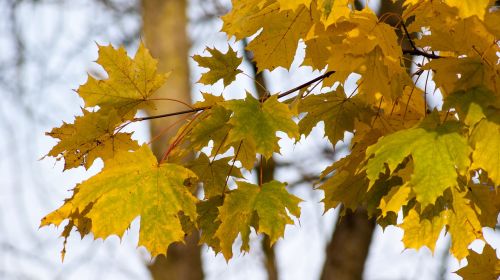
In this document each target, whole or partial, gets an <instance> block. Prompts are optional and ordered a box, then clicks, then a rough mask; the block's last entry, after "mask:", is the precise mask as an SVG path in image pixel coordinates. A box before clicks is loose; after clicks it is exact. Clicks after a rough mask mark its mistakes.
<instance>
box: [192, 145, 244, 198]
mask: <svg viewBox="0 0 500 280" xmlns="http://www.w3.org/2000/svg"><path fill="white" fill-rule="evenodd" d="M230 160H231V158H230V157H225V158H221V159H218V160H214V161H210V159H209V158H208V156H207V155H205V154H204V153H200V155H199V156H198V158H196V159H195V160H194V161H193V162H191V163H189V164H188V166H187V167H188V168H189V169H191V170H192V171H193V172H194V173H195V174H196V175H197V176H198V178H199V180H200V181H201V182H203V190H204V192H205V198H210V197H212V196H217V195H222V194H223V193H224V191H225V190H226V189H227V185H226V180H227V177H228V176H233V177H237V178H242V177H243V175H241V171H240V170H239V169H238V168H232V167H231V165H230V164H228V162H229V161H230Z"/></svg>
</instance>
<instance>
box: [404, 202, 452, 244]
mask: <svg viewBox="0 0 500 280" xmlns="http://www.w3.org/2000/svg"><path fill="white" fill-rule="evenodd" d="M444 225H445V223H444V221H443V219H442V217H441V216H432V217H420V215H419V214H418V213H417V211H415V210H414V209H411V210H410V211H409V212H408V215H407V216H406V217H405V218H404V220H403V223H402V224H401V225H399V227H400V228H402V229H403V231H404V235H403V243H404V245H405V247H406V248H413V249H420V248H421V247H422V246H426V247H427V248H429V249H430V250H431V251H434V248H435V247H436V242H437V240H438V238H439V234H440V233H441V231H442V230H443V227H444Z"/></svg>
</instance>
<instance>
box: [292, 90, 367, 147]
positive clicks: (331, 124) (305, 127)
mask: <svg viewBox="0 0 500 280" xmlns="http://www.w3.org/2000/svg"><path fill="white" fill-rule="evenodd" d="M299 111H300V112H301V113H304V112H307V115H306V116H305V117H304V118H303V119H301V120H300V122H299V132H300V133H301V134H304V135H306V136H307V135H308V134H309V133H310V132H311V130H312V129H313V127H315V126H316V125H317V123H318V122H321V121H322V122H324V124H325V135H326V136H327V137H328V139H329V140H330V142H331V143H332V144H335V143H337V142H338V141H340V140H342V139H344V132H345V131H350V132H353V131H354V123H355V121H356V120H360V119H362V120H367V119H368V118H369V117H370V116H371V114H372V111H371V110H370V107H369V106H368V105H367V104H365V103H364V102H362V101H361V100H360V99H359V98H358V97H356V96H355V97H353V98H347V96H346V95H345V93H344V89H343V88H342V87H340V88H338V89H337V90H335V91H332V92H328V93H322V94H318V95H309V96H307V97H306V98H304V99H303V100H302V101H301V102H300V103H299Z"/></svg>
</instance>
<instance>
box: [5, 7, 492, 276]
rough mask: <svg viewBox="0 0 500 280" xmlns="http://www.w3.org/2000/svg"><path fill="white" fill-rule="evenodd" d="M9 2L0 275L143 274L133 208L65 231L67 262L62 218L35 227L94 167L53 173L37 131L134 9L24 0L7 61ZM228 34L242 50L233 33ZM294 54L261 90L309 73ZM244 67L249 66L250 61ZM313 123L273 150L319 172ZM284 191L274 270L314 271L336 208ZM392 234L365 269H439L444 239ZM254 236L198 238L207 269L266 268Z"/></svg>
mask: <svg viewBox="0 0 500 280" xmlns="http://www.w3.org/2000/svg"><path fill="white" fill-rule="evenodd" d="M9 2H11V1H10V0H2V1H0V73H1V76H0V279H127V278H128V279H148V278H149V275H148V272H147V270H146V269H145V266H144V263H145V262H147V261H148V258H149V257H148V255H147V252H145V250H143V249H136V243H137V239H138V236H137V232H138V223H137V220H136V221H135V222H134V223H133V225H132V227H131V230H130V231H128V233H127V234H126V235H125V236H124V238H123V239H122V240H121V242H120V240H119V238H117V237H111V238H108V239H107V240H106V241H105V242H103V241H102V240H98V241H92V238H91V237H86V238H84V239H83V240H80V238H79V237H78V235H77V234H76V233H75V235H73V237H72V238H70V240H69V242H68V246H67V250H68V252H67V254H66V260H65V262H64V263H61V261H60V255H59V251H60V250H61V247H62V239H61V238H58V235H59V234H60V232H61V230H62V228H60V229H58V230H56V229H54V228H53V227H51V228H43V229H40V230H39V229H38V225H39V221H40V219H41V218H42V217H43V216H44V215H45V214H47V213H48V212H50V211H52V210H54V209H55V208H57V207H59V206H60V204H61V203H62V201H63V199H64V198H67V197H68V196H69V195H70V192H68V191H67V190H69V189H72V188H73V187H74V185H75V184H76V183H78V182H80V181H82V180H84V179H85V178H88V177H89V176H91V175H92V174H95V173H97V172H98V171H99V169H100V168H101V167H102V165H101V164H96V166H93V167H92V168H91V169H90V170H89V171H87V172H85V171H84V170H83V168H78V169H72V170H70V171H66V172H64V173H62V163H60V162H55V161H54V160H53V159H51V158H46V159H44V160H42V161H38V159H39V158H40V157H42V156H43V155H44V154H46V153H47V152H48V151H49V150H50V148H51V147H52V146H53V145H54V144H55V143H56V141H54V140H53V139H52V138H50V137H47V136H45V135H44V132H46V131H49V130H50V129H51V128H52V127H55V126H60V125H61V124H62V121H63V120H64V121H66V122H72V121H73V116H74V115H76V114H78V112H79V110H80V109H79V107H80V106H82V105H83V102H82V101H81V100H80V99H79V98H78V97H77V95H76V94H75V93H74V92H73V91H72V89H75V88H77V87H78V86H79V85H80V84H82V83H84V82H85V80H86V72H99V71H101V70H100V68H99V66H97V65H96V64H95V63H93V62H92V61H94V60H95V59H96V58H97V47H96V45H95V43H94V42H97V43H100V44H108V43H113V44H114V45H115V46H117V45H118V44H119V43H120V42H123V41H124V40H125V39H126V38H130V37H131V38H132V39H133V41H132V42H133V43H132V44H131V47H130V48H129V53H131V54H133V53H134V52H135V49H136V46H137V42H138V39H139V38H138V34H139V33H138V32H137V31H138V29H139V27H140V18H139V17H138V16H135V15H130V14H129V15H126V16H119V17H113V16H116V15H114V14H112V13H111V12H109V11H108V10H106V9H104V8H103V7H102V6H101V5H96V4H93V1H85V0H77V1H57V0H54V1H44V2H43V3H41V4H37V5H33V4H21V6H20V7H19V8H18V9H17V14H16V18H17V20H18V21H17V24H18V25H17V28H16V31H17V34H18V35H19V36H20V37H21V39H22V40H23V41H24V42H25V45H24V47H25V64H24V67H22V68H16V67H15V63H14V62H15V61H16V53H17V52H16V45H15V40H14V38H12V36H11V34H12V32H11V31H12V26H11V25H10V23H9V19H10V16H9V15H8V14H7V10H8V9H6V7H7V3H9ZM122 2H123V5H122V6H126V5H129V6H130V4H127V3H130V2H131V1H127V0H123V1H122ZM192 2H196V1H192ZM225 2H227V1H225ZM200 12H201V11H200V9H199V7H197V6H193V7H191V8H190V11H189V13H190V16H191V18H193V19H195V18H197V17H198V16H199V15H200ZM220 26H221V22H220V21H217V22H205V23H203V24H201V23H198V24H191V26H190V30H189V32H190V33H191V34H192V36H193V41H194V42H193V48H192V50H191V52H190V54H201V53H202V52H203V49H204V47H205V46H209V47H212V46H216V47H218V48H221V49H224V50H225V49H226V48H227V42H226V37H225V35H224V34H222V33H217V32H216V31H217V30H219V29H220ZM125 35H126V36H125ZM232 45H233V46H234V48H235V49H237V50H238V51H239V53H240V55H241V51H242V48H241V44H234V42H232ZM300 56H301V52H299V53H298V57H300ZM191 62H192V61H191ZM298 64H299V63H298V61H296V62H295V63H294V65H293V66H292V69H291V70H290V72H288V71H285V70H283V69H279V70H276V71H274V72H273V73H271V74H270V75H268V76H267V78H268V81H272V82H271V84H270V85H269V88H270V90H271V91H272V92H277V91H285V90H287V89H289V88H291V87H294V86H296V85H299V84H301V83H303V82H306V81H308V80H310V79H311V78H312V77H315V76H317V75H318V73H311V72H310V70H309V69H304V68H298ZM192 66H193V67H192V69H193V75H192V81H193V85H194V86H193V94H194V98H195V99H199V98H200V95H199V91H201V90H203V91H210V92H213V93H217V94H219V93H220V92H221V91H222V84H221V83H220V82H219V83H218V84H217V85H216V86H215V87H205V86H201V85H195V84H194V83H195V82H196V81H197V80H198V78H199V75H200V73H201V72H202V71H204V69H200V68H197V67H196V65H195V63H194V62H192ZM243 70H245V71H246V72H247V73H250V71H249V68H248V65H244V66H243ZM238 79H239V81H240V82H238V83H235V84H234V85H231V86H230V87H229V88H227V89H226V90H225V91H224V96H225V97H230V98H241V97H244V94H245V89H247V90H250V91H254V90H253V82H252V81H251V80H250V79H249V78H247V77H245V76H244V75H239V76H238ZM351 88H352V87H351ZM346 89H347V90H349V87H346ZM135 128H136V129H138V131H137V132H136V133H135V134H134V135H135V137H136V138H137V139H139V140H140V141H145V140H146V139H147V127H145V126H136V127H135ZM320 128H321V126H320V127H318V128H316V129H315V130H314V131H313V133H312V135H311V136H310V137H308V139H302V141H301V142H300V144H298V145H296V146H294V145H293V143H292V142H291V141H287V140H283V141H281V142H280V144H282V145H283V149H282V156H280V157H278V160H281V161H293V162H300V163H301V164H300V166H301V167H302V168H303V169H304V171H308V172H320V171H321V170H322V169H323V168H324V167H325V166H326V165H328V164H329V162H326V161H325V160H324V159H323V158H319V157H318V158H310V155H311V154H318V155H319V154H321V150H322V148H323V147H325V146H326V145H328V144H327V142H326V141H325V140H324V139H322V136H323V135H322V132H321V129H320ZM295 172H296V170H295V169H294V170H281V171H280V172H279V173H278V174H277V177H278V178H277V179H280V180H284V181H289V182H294V181H295V180H297V179H298V176H297V175H296V174H295ZM247 177H248V179H252V178H253V176H252V175H248V176H247ZM291 191H292V192H293V193H294V194H296V195H297V196H299V197H300V198H302V199H303V200H305V202H304V203H302V204H301V206H302V216H301V217H300V226H299V225H297V226H288V227H287V229H286V233H285V239H284V240H281V241H279V242H278V244H277V245H276V248H277V259H278V261H279V263H278V267H279V272H280V275H281V278H282V279H287V280H288V279H316V278H318V277H319V275H320V272H321V268H322V266H323V261H324V250H325V245H326V243H327V242H328V240H329V238H330V236H331V232H332V230H333V229H332V227H333V224H334V220H335V216H336V213H335V212H334V211H332V210H330V211H329V212H328V213H326V214H325V215H322V213H323V206H322V204H320V203H318V202H319V201H320V200H321V197H322V192H321V191H312V187H311V186H307V185H301V186H298V187H295V188H293V189H292V190H291ZM401 238H402V232H401V231H400V230H399V229H396V228H394V227H390V228H388V229H386V231H385V233H382V231H381V229H380V228H378V229H377V231H376V233H375V236H374V239H373V242H372V247H371V250H370V256H369V259H368V263H367V266H366V270H365V278H366V279H373V280H375V279H439V278H438V275H439V264H440V260H441V258H442V255H443V251H444V248H445V247H446V242H448V241H447V240H445V241H442V242H440V243H439V244H438V246H437V249H436V252H435V256H434V257H432V256H431V254H430V252H429V250H427V249H423V250H421V251H419V252H416V251H415V250H406V251H403V245H402V243H401V242H400V241H399V240H401ZM487 238H489V240H493V239H495V240H496V241H495V242H494V243H495V244H499V243H500V240H499V239H500V238H499V237H498V234H496V236H495V234H493V233H492V234H488V235H487ZM477 243H478V245H480V242H477ZM252 245H253V246H252V247H251V248H252V249H251V252H250V254H246V255H241V254H238V253H236V254H235V255H236V256H235V257H234V258H233V260H231V261H230V262H229V264H226V262H225V260H224V259H223V258H222V256H220V255H219V256H217V257H214V254H213V252H212V251H211V250H209V249H207V248H204V250H203V259H204V270H205V273H206V276H207V277H206V279H265V276H266V275H265V271H264V270H263V268H262V266H261V262H262V252H261V250H260V243H259V240H258V237H256V236H255V235H254V238H253V240H252ZM479 248H480V246H479ZM449 264H450V265H449V269H448V272H447V273H446V274H445V276H446V277H447V279H456V278H458V277H456V276H455V275H454V274H451V273H449V272H450V271H453V270H456V269H457V267H458V266H457V265H458V264H457V262H456V261H454V260H453V259H450V260H449Z"/></svg>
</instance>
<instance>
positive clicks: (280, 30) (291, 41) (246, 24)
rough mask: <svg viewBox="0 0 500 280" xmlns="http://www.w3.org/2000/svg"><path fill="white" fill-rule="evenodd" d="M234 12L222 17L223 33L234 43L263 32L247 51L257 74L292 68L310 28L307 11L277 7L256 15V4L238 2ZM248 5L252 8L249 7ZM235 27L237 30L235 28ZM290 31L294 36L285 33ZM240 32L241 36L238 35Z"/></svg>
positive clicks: (250, 44) (267, 6) (271, 6)
mask: <svg viewBox="0 0 500 280" xmlns="http://www.w3.org/2000/svg"><path fill="white" fill-rule="evenodd" d="M242 2H244V3H241V4H237V5H235V9H234V10H233V11H232V12H231V13H230V14H228V15H226V16H224V17H222V19H223V21H224V27H223V28H222V30H223V31H225V32H226V33H228V35H235V36H236V38H237V39H243V38H244V37H249V36H251V35H253V34H254V33H255V32H257V31H258V30H259V29H260V28H263V31H262V32H261V33H260V34H259V35H258V36H257V37H256V38H255V39H253V40H252V41H251V42H250V43H249V44H248V47H247V49H248V50H250V51H252V52H253V55H254V60H255V62H256V63H257V68H258V71H259V72H261V71H262V70H264V69H269V70H273V69H275V68H277V67H279V66H282V67H285V68H288V67H290V65H291V64H292V61H293V59H294V57H295V53H296V50H297V45H298V43H299V40H300V39H301V38H303V37H305V35H306V33H307V32H308V31H309V29H310V28H311V26H312V21H311V17H310V13H309V10H308V9H307V8H306V7H305V6H300V7H299V8H298V9H296V10H284V11H283V10H281V9H280V5H279V3H272V4H270V5H265V6H264V7H262V9H260V10H257V12H256V13H252V14H248V12H249V11H252V10H253V11H255V8H256V6H257V5H258V3H257V5H256V3H254V1H251V2H252V4H250V3H249V2H248V1H242ZM248 5H252V7H249V6H248ZM236 26H238V27H240V28H238V29H237V28H236ZM291 29H293V30H294V32H289V30H291ZM242 31H243V32H242Z"/></svg>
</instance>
